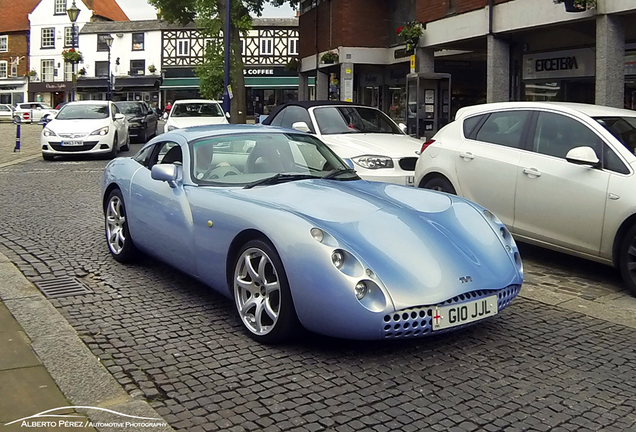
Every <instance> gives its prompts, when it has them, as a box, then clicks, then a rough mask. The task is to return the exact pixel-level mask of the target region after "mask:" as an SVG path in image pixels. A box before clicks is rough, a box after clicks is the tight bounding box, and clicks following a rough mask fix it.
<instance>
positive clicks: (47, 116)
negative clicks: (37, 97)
mask: <svg viewBox="0 0 636 432" xmlns="http://www.w3.org/2000/svg"><path fill="white" fill-rule="evenodd" d="M51 120H53V119H52V118H51V114H44V115H43V116H42V118H40V121H39V122H38V124H40V125H42V126H46V125H47V124H48V123H49V122H50V121H51Z"/></svg>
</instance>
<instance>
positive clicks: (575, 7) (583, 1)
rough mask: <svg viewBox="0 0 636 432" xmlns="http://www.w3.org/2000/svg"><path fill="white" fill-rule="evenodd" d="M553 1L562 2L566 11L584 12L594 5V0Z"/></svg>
mask: <svg viewBox="0 0 636 432" xmlns="http://www.w3.org/2000/svg"><path fill="white" fill-rule="evenodd" d="M554 3H563V4H564V5H565V11H566V12H585V11H586V10H588V9H592V8H595V7H596V0H554Z"/></svg>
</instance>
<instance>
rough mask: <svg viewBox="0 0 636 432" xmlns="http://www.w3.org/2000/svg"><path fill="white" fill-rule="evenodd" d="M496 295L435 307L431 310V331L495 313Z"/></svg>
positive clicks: (496, 311) (477, 319)
mask: <svg viewBox="0 0 636 432" xmlns="http://www.w3.org/2000/svg"><path fill="white" fill-rule="evenodd" d="M498 312H499V310H498V306H497V296H496V295H494V296H490V297H486V298H482V299H479V300H473V301H469V302H466V303H459V304H454V305H450V306H441V307H436V308H435V309H434V310H433V331H435V330H442V329H446V328H450V327H455V326H458V325H462V324H468V323H471V322H474V321H479V320H480V319H484V318H488V317H491V316H494V315H497V313H498Z"/></svg>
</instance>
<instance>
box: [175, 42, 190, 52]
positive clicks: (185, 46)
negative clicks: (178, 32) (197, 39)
mask: <svg viewBox="0 0 636 432" xmlns="http://www.w3.org/2000/svg"><path fill="white" fill-rule="evenodd" d="M177 55H178V56H189V55H190V41H189V40H188V39H181V40H178V41H177Z"/></svg>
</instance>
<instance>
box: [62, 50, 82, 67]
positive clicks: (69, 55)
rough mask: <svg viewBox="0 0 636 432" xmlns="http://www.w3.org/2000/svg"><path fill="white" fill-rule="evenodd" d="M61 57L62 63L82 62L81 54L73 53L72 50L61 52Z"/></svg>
mask: <svg viewBox="0 0 636 432" xmlns="http://www.w3.org/2000/svg"><path fill="white" fill-rule="evenodd" d="M62 57H64V61H67V62H73V63H79V62H81V61H82V53H81V52H79V51H75V49H73V48H69V49H67V50H64V51H62Z"/></svg>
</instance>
